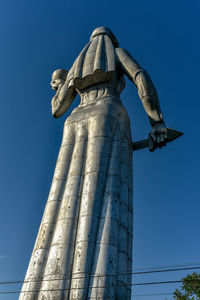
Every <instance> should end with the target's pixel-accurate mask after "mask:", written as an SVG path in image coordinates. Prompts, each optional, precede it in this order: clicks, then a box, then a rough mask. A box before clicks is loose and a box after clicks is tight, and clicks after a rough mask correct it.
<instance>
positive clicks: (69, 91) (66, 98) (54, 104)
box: [51, 82, 76, 118]
mask: <svg viewBox="0 0 200 300" xmlns="http://www.w3.org/2000/svg"><path fill="white" fill-rule="evenodd" d="M75 97H76V90H75V89H74V88H68V85H67V83H66V82H65V83H64V84H63V85H61V86H60V87H59V88H58V90H57V93H56V95H55V96H54V97H53V99H52V101H51V108H52V115H53V116H54V118H59V117H61V116H62V115H63V114H64V113H65V112H66V111H67V110H68V108H69V107H70V105H71V104H72V102H73V100H74V99H75Z"/></svg>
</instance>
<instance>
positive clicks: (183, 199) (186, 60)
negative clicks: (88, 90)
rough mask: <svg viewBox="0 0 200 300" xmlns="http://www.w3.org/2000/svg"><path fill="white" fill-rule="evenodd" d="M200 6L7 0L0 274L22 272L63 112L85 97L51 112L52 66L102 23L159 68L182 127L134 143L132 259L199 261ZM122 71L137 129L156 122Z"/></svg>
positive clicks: (136, 134) (165, 289) (170, 112)
mask: <svg viewBox="0 0 200 300" xmlns="http://www.w3.org/2000/svg"><path fill="white" fill-rule="evenodd" d="M199 10H200V2H199V1H198V0H192V1H187V0H182V1H178V0H176V1H172V0H167V1H166V0H163V1H161V0H152V1H149V0H140V1H134V0H132V1H130V0H129V1H128V0H124V1H118V0H116V1H114V0H110V1H105V0H101V1H91V0H85V1H80V0H76V1H71V0H68V1H67V0H65V1H64V0H59V1H57V2H55V1H52V0H48V1H45V0H43V1H41V0H40V1H38V0H35V1H33V0H29V1H25V0H18V1H14V0H12V1H11V0H2V1H1V10H0V35H1V47H0V65H1V68H0V84H1V118H0V131H1V147H0V165H1V172H0V191H1V209H0V228H1V231H0V281H5V280H21V279H23V278H24V275H25V272H26V269H27V266H28V262H29V258H30V255H31V252H32V249H33V246H34V241H35V238H36V235H37V231H38V227H39V224H40V221H41V217H42V214H43V210H44V206H45V202H46V199H47V197H48V192H49V188H50V184H51V179H52V176H53V171H54V167H55V163H56V158H57V154H58V150H59V146H60V143H61V137H62V127H63V123H64V121H65V119H66V117H67V116H68V115H69V114H70V112H71V110H72V109H73V107H75V106H76V105H78V103H79V99H78V98H77V100H76V101H75V103H74V104H73V107H72V108H71V109H70V110H69V112H67V113H66V114H65V116H63V117H62V118H60V119H58V120H55V119H53V117H52V116H51V107H50V101H51V98H52V97H53V95H54V92H53V91H52V90H51V87H50V85H49V82H50V79H51V73H52V72H53V70H55V69H56V68H66V69H69V68H70V66H71V64H72V63H73V61H74V59H75V58H76V56H77V55H78V53H79V52H80V50H81V49H82V47H83V46H84V45H85V44H86V43H87V42H88V40H89V37H90V34H91V32H92V31H93V29H94V28H96V27H98V26H102V25H105V26H108V27H110V28H111V29H112V31H113V32H114V33H115V35H116V36H117V38H118V40H119V42H120V45H121V47H124V48H126V49H128V51H129V52H130V53H131V54H132V55H133V57H134V58H135V59H136V60H137V61H138V62H139V63H140V64H141V65H142V66H143V67H144V68H145V69H146V70H147V71H148V73H149V74H150V75H151V77H152V80H153V82H154V84H155V86H156V88H157V91H158V94H159V98H160V102H161V107H162V111H163V115H164V119H165V122H166V125H167V127H172V128H174V129H177V130H180V131H183V132H184V134H185V135H184V136H183V137H181V138H180V139H178V140H176V141H174V142H173V143H170V144H169V145H167V147H166V148H165V149H162V150H157V151H155V152H154V153H150V152H149V151H148V150H141V151H137V152H135V153H134V162H133V168H134V182H133V186H134V246H133V257H134V269H141V268H142V269H147V268H155V267H160V266H173V265H186V264H197V263H198V264H199V265H200V254H199V253H200V238H199V231H200V225H199V211H200V196H199V178H200V176H199V170H200V159H199V147H200V138H199V109H200V101H199V90H198V89H199V79H200V76H199V68H200V63H199V53H200V42H199V28H200V18H199ZM126 82H127V86H126V90H125V91H124V92H123V94H122V100H123V102H124V105H125V107H126V108H127V110H128V113H129V117H130V120H131V127H132V137H133V140H134V141H137V140H139V139H143V138H145V137H146V136H147V134H148V132H149V131H150V126H149V123H148V120H147V117H146V114H145V112H144V110H143V107H142V105H141V103H140V100H139V97H138V95H137V90H136V88H135V87H134V86H133V84H132V83H131V82H129V81H128V79H127V80H126ZM185 274H187V272H176V273H175V272H174V273H172V272H170V273H163V274H155V275H152V274H149V275H145V276H144V275H135V277H134V278H133V282H134V283H136V282H149V281H162V280H163V281H165V280H179V279H181V278H182V277H183V276H185ZM176 286H178V285H175V284H171V285H157V286H143V287H134V289H133V294H137V295H139V294H151V293H170V292H172V291H173V290H174V288H175V287H176ZM19 289H20V285H9V286H0V291H6V290H13V291H14V290H19ZM0 299H2V300H3V299H5V300H7V299H8V300H14V299H17V294H13V295H0ZM134 299H136V300H137V299H149V300H153V299H154V300H155V299H158V300H162V299H168V300H170V299H172V297H171V296H170V295H168V296H164V295H160V296H148V297H146V296H140V297H139V296H135V297H134Z"/></svg>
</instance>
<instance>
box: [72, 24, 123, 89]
mask: <svg viewBox="0 0 200 300" xmlns="http://www.w3.org/2000/svg"><path fill="white" fill-rule="evenodd" d="M118 46H119V44H118V41H117V39H116V37H115V36H114V34H113V33H112V32H111V30H110V29H109V28H107V27H104V26H102V27H98V28H96V29H95V30H94V31H93V33H92V35H91V37H90V42H89V43H88V44H87V45H86V46H85V47H84V48H83V50H82V51H81V53H80V54H79V56H78V57H77V59H76V60H75V62H74V64H73V66H72V68H71V69H70V71H69V73H68V76H67V83H68V87H74V88H78V89H80V90H82V89H85V88H87V87H88V86H90V85H93V84H96V83H100V82H104V81H108V80H110V78H111V75H112V73H113V72H114V71H115V47H118Z"/></svg>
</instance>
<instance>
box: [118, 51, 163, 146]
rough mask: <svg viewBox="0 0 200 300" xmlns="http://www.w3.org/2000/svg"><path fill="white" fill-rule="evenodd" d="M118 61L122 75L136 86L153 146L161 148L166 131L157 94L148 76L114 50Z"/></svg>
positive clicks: (131, 59)
mask: <svg viewBox="0 0 200 300" xmlns="http://www.w3.org/2000/svg"><path fill="white" fill-rule="evenodd" d="M116 54H117V57H118V61H119V63H120V65H121V67H122V70H123V72H124V74H126V75H127V77H128V78H129V79H130V80H131V81H132V82H133V83H134V84H135V85H136V87H137V90H138V94H139V97H140V99H141V101H142V104H143V107H144V109H145V111H146V113H147V115H148V118H149V121H150V124H151V126H152V130H151V136H152V138H153V140H154V142H155V145H156V146H157V145H158V146H159V147H162V145H165V141H166V138H167V129H166V127H165V123H164V120H163V116H162V113H161V109H160V103H159V98H158V94H157V92H156V89H155V87H154V85H153V82H152V80H151V77H150V76H149V74H148V73H147V72H146V71H145V70H144V69H143V68H142V67H141V66H140V65H139V64H138V63H137V61H136V60H135V59H134V58H133V57H132V56H131V55H130V54H129V53H128V52H127V51H126V50H125V49H123V48H116Z"/></svg>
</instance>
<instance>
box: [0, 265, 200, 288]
mask: <svg viewBox="0 0 200 300" xmlns="http://www.w3.org/2000/svg"><path fill="white" fill-rule="evenodd" d="M197 269H200V266H197V267H188V268H176V269H165V270H153V271H141V272H126V273H113V274H99V275H93V274H91V275H88V276H85V275H84V276H78V277H64V278H52V279H35V280H16V281H0V285H4V284H20V283H30V282H41V281H55V280H67V279H83V278H86V277H94V278H95V277H113V276H129V275H144V274H153V273H166V272H177V271H189V270H197ZM63 275H65V274H63Z"/></svg>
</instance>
